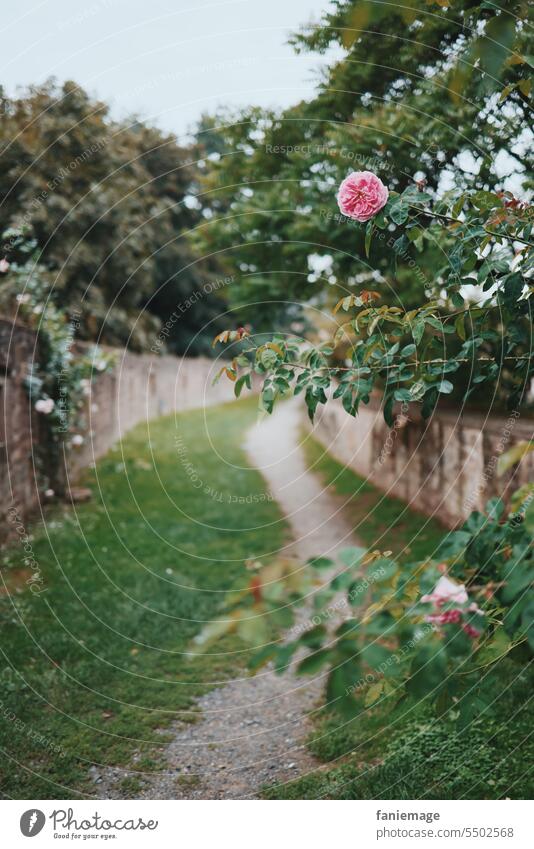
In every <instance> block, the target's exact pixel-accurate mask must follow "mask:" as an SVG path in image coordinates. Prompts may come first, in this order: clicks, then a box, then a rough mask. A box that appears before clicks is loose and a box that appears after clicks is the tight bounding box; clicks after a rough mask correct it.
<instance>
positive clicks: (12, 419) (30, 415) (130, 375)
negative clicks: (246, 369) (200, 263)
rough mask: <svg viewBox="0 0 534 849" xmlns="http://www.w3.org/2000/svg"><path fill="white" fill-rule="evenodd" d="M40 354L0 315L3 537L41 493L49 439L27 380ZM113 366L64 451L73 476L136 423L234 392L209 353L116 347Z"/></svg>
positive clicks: (31, 338)
mask: <svg viewBox="0 0 534 849" xmlns="http://www.w3.org/2000/svg"><path fill="white" fill-rule="evenodd" d="M35 357H36V339H35V334H34V333H33V332H32V331H31V330H28V329H27V328H25V327H23V326H21V325H18V324H16V323H15V324H14V323H13V322H12V321H11V320H7V319H2V318H0V369H1V370H0V398H1V402H2V407H1V410H2V414H1V421H0V519H1V522H2V524H1V529H0V539H5V538H6V537H8V536H10V535H11V534H10V531H11V530H12V526H13V525H14V523H15V519H16V520H17V522H21V521H23V520H24V519H25V517H26V516H27V515H28V514H29V513H30V512H31V511H32V510H34V509H35V508H36V507H37V506H38V504H39V500H40V494H39V491H38V484H37V474H36V468H35V464H34V452H33V450H32V446H33V448H35V446H36V445H38V444H40V441H41V440H44V439H45V438H46V433H45V428H43V427H42V424H43V421H42V417H41V416H39V415H38V414H36V413H35V411H33V410H32V409H31V408H30V404H29V402H28V395H27V392H26V389H25V386H24V380H25V377H26V375H27V374H28V371H29V369H30V366H31V362H32V361H33V360H34V359H35ZM116 358H117V360H116V366H115V368H114V369H113V371H111V372H108V373H105V374H102V375H100V376H99V377H98V378H97V380H96V381H95V382H93V384H92V387H91V393H90V397H89V398H88V403H87V415H86V418H87V423H88V424H87V431H86V433H85V434H84V443H83V445H82V446H81V447H79V448H71V449H70V450H69V451H68V452H67V455H66V456H67V466H68V468H67V469H66V470H64V474H65V476H66V477H68V480H69V481H71V480H72V479H74V478H75V476H76V474H77V473H78V472H79V471H80V469H82V468H83V467H85V466H87V465H89V464H90V463H92V462H94V461H95V460H96V459H98V458H99V457H101V456H102V455H103V454H105V453H106V451H107V450H108V449H109V448H110V447H111V446H112V445H113V444H114V443H115V442H116V441H117V440H118V439H120V437H121V436H122V435H123V434H124V433H126V432H127V431H128V430H129V429H130V428H132V427H133V426H134V425H136V424H137V423H138V422H140V421H143V420H145V419H152V418H155V417H157V416H160V415H164V414H165V413H171V412H173V411H174V410H176V411H182V410H188V409H192V408H193V407H201V406H206V405H211V404H217V403H222V402H223V401H229V400H231V399H232V398H233V385H232V384H231V383H230V382H229V381H228V380H224V379H223V380H221V381H220V382H219V383H218V384H217V385H216V386H212V381H213V377H214V375H215V373H216V371H217V368H218V367H217V365H216V364H215V363H214V362H213V361H212V360H209V359H207V358H195V359H193V358H190V359H189V358H183V359H180V358H178V357H172V356H158V355H157V354H132V353H129V352H123V351H117V352H116Z"/></svg>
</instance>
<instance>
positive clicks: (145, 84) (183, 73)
mask: <svg viewBox="0 0 534 849" xmlns="http://www.w3.org/2000/svg"><path fill="white" fill-rule="evenodd" d="M328 5H329V2H328V0H13V2H10V3H6V4H5V6H4V8H3V9H2V17H1V21H0V33H1V42H0V43H1V46H2V47H1V59H0V63H1V67H2V72H1V74H0V81H1V83H2V84H3V85H4V87H5V88H6V90H7V93H8V94H13V92H14V91H15V90H16V88H17V86H20V85H22V86H24V85H27V84H29V83H40V82H43V81H44V80H45V79H46V78H47V77H49V76H55V77H57V79H58V80H59V81H63V80H65V79H73V80H75V81H76V82H77V83H79V84H80V85H82V86H83V87H84V88H86V89H88V90H89V92H91V93H92V94H95V95H96V96H98V97H100V98H101V99H103V100H105V101H107V102H109V103H111V105H112V108H113V113H114V115H115V116H116V117H124V116H125V115H128V114H131V113H132V112H136V113H138V114H139V115H140V117H142V118H146V119H148V120H149V121H151V122H154V123H156V124H157V125H158V126H160V127H162V128H164V129H168V130H172V131H174V132H176V133H177V134H178V135H181V134H183V133H184V132H185V131H186V129H187V128H188V127H189V126H191V124H192V123H193V122H194V121H195V120H196V119H197V118H198V117H199V116H200V114H201V113H202V112H203V111H212V110H214V109H215V107H216V106H217V105H219V104H232V105H235V106H241V105H243V106H244V105H248V104H258V105H260V106H287V105H290V104H292V103H296V102H297V101H299V100H301V99H302V98H308V97H311V95H312V94H313V91H314V80H315V79H316V76H317V68H318V65H319V64H320V63H319V62H318V57H317V55H314V56H309V55H303V56H297V55H295V53H294V52H293V50H292V48H291V47H290V46H289V45H287V43H286V41H287V37H288V34H289V32H290V31H291V30H294V29H296V28H297V27H298V26H299V25H300V24H302V23H305V22H307V21H309V20H310V19H312V18H313V19H315V20H316V21H317V20H318V19H319V15H320V13H321V11H322V10H324V9H325V8H326V7H328ZM325 61H326V60H325Z"/></svg>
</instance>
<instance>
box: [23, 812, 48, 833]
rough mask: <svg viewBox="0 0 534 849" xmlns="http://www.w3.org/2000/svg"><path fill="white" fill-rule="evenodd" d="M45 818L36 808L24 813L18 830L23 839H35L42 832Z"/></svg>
mask: <svg viewBox="0 0 534 849" xmlns="http://www.w3.org/2000/svg"><path fill="white" fill-rule="evenodd" d="M45 822H46V817H45V815H44V814H43V812H42V811H40V810H38V808H30V810H29V811H24V813H23V814H22V816H21V818H20V830H21V831H22V833H23V835H24V837H35V835H36V834H39V832H40V831H41V830H42V828H43V826H44V824H45Z"/></svg>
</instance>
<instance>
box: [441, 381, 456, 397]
mask: <svg viewBox="0 0 534 849" xmlns="http://www.w3.org/2000/svg"><path fill="white" fill-rule="evenodd" d="M453 389H454V386H453V385H452V383H451V382H450V380H442V381H441V383H440V384H439V385H438V392H441V394H442V395H450V393H451V392H452V390H453Z"/></svg>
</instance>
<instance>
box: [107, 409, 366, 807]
mask: <svg viewBox="0 0 534 849" xmlns="http://www.w3.org/2000/svg"><path fill="white" fill-rule="evenodd" d="M300 413H301V405H299V404H298V402H294V401H288V402H285V403H284V404H282V405H280V406H279V407H278V409H277V410H276V412H275V413H274V414H273V416H270V417H268V418H266V419H264V420H263V421H262V422H261V423H259V424H257V425H256V426H255V427H254V428H253V429H252V430H250V431H249V433H248V436H247V441H246V445H245V449H246V452H247V455H248V458H249V461H250V462H251V464H252V465H253V466H255V467H256V468H258V469H259V470H260V471H261V473H262V475H263V476H264V478H265V480H266V482H267V484H268V488H269V490H270V492H271V493H272V494H273V496H274V497H275V498H276V499H277V500H278V502H279V504H280V506H281V509H282V511H283V512H284V514H285V516H286V517H287V521H288V523H289V525H290V528H291V532H292V538H293V541H292V542H291V543H290V544H288V545H287V547H286V548H285V549H284V550H283V552H282V554H283V555H288V556H296V557H298V558H299V559H300V560H302V559H307V558H309V557H312V556H322V555H324V556H331V555H332V554H333V553H334V552H335V551H336V550H337V549H339V548H344V547H346V546H349V545H356V544H357V540H355V538H354V537H353V535H352V532H351V528H350V526H349V524H348V523H347V521H346V519H345V517H344V516H343V515H342V513H341V506H340V501H339V500H338V499H337V498H336V497H335V496H333V495H332V494H331V493H330V492H329V491H328V490H325V489H324V488H323V486H322V484H321V482H320V480H319V479H318V478H317V477H316V476H315V475H314V474H312V473H311V472H309V471H308V470H307V468H306V464H305V460H304V457H303V454H302V451H301V449H300V448H299V445H298V441H299V431H300V421H301V420H300ZM304 615H306V614H305V612H304ZM322 685H323V682H322V680H321V678H315V679H312V678H308V677H305V678H301V677H297V676H295V675H294V673H293V672H292V671H291V670H289V671H288V672H286V673H284V674H283V675H280V676H279V675H275V674H274V672H273V671H272V669H270V668H269V667H265V668H263V669H262V670H260V672H259V673H258V674H257V675H256V676H254V677H250V678H244V679H242V678H239V679H236V680H234V681H231V682H230V683H228V684H225V685H224V686H223V687H220V688H218V689H216V690H212V691H211V692H209V693H207V694H206V695H205V696H203V697H202V698H200V699H198V700H197V703H196V704H197V707H198V708H199V710H200V711H202V716H203V718H202V719H201V720H200V721H199V722H198V723H196V724H194V725H190V724H187V725H186V724H184V723H176V724H175V726H174V727H173V728H172V729H171V730H172V733H173V734H174V735H175V736H174V738H173V740H172V742H171V743H170V745H169V746H168V748H167V750H166V752H165V758H166V762H167V764H168V766H167V768H166V769H165V771H164V772H161V773H158V774H157V775H150V776H147V775H146V774H140V773H134V772H124V770H114V769H106V770H97V768H96V767H93V779H94V780H95V784H96V787H95V789H96V792H97V794H98V795H99V796H100V797H101V798H120V796H121V791H120V789H119V784H120V781H121V780H122V779H123V778H125V777H127V776H135V775H136V776H137V777H142V778H143V780H144V781H145V785H144V788H143V790H142V791H141V792H140V793H139V794H136V795H139V797H140V798H147V799H244V798H254V797H255V796H256V795H257V793H258V792H259V791H260V790H261V788H262V787H263V786H264V785H265V784H269V783H272V782H274V781H276V782H283V781H287V780H291V779H293V778H296V777H297V776H300V775H303V774H305V773H307V772H310V771H312V770H314V769H317V768H319V767H320V764H319V763H318V762H317V761H316V760H315V759H314V758H313V757H312V755H311V754H310V753H309V752H308V751H307V749H306V747H305V745H304V740H305V738H306V736H307V734H308V733H309V731H310V730H311V723H310V719H309V713H310V712H312V711H313V710H314V709H316V708H317V707H318V705H319V703H320V695H321V690H322ZM166 733H168V732H166Z"/></svg>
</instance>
